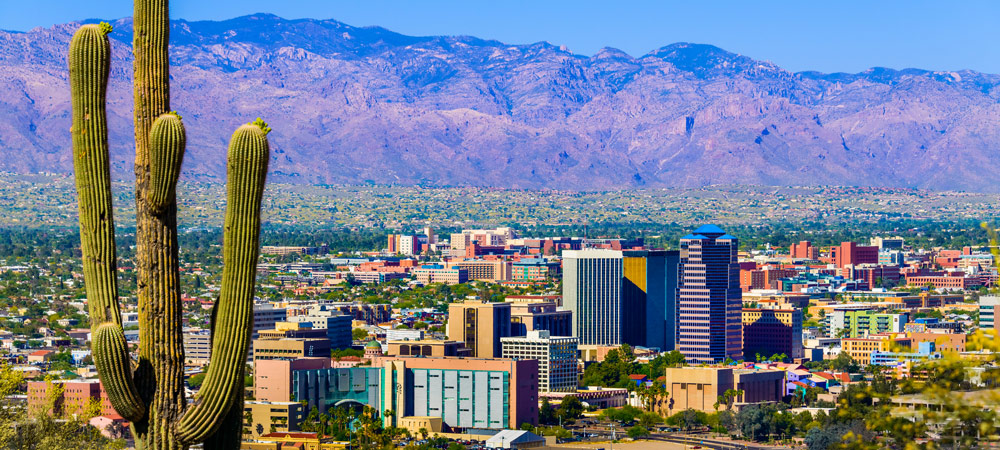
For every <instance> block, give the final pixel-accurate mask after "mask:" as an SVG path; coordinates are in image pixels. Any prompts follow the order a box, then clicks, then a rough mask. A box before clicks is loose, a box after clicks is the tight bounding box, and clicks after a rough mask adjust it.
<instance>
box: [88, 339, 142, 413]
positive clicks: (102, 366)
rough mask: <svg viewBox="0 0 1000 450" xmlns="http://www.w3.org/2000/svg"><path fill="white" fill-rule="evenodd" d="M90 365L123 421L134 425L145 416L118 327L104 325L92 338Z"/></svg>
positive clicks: (123, 340) (124, 343)
mask: <svg viewBox="0 0 1000 450" xmlns="http://www.w3.org/2000/svg"><path fill="white" fill-rule="evenodd" d="M92 347H93V354H94V364H95V365H96V366H97V373H98V374H99V375H100V378H101V384H102V385H103V386H104V390H105V391H106V392H107V393H108V400H110V401H111V406H114V407H115V411H118V414H120V415H121V416H122V417H124V418H125V420H128V421H129V422H137V421H140V420H142V419H143V418H144V417H145V415H146V405H145V403H143V401H142V399H141V398H139V391H138V390H137V389H136V386H135V382H134V381H133V380H132V360H131V359H130V358H129V355H128V344H127V343H126V342H125V333H124V332H123V331H122V327H121V326H120V325H118V324H115V323H105V324H103V325H101V326H100V327H98V328H97V331H96V332H94V335H93V342H92Z"/></svg>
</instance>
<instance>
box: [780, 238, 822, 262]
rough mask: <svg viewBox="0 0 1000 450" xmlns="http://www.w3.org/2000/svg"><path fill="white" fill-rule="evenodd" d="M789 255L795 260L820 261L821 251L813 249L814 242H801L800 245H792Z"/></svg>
mask: <svg viewBox="0 0 1000 450" xmlns="http://www.w3.org/2000/svg"><path fill="white" fill-rule="evenodd" d="M788 254H789V255H791V257H792V258H794V259H813V260H816V259H819V249H817V248H816V247H813V245H812V242H809V241H800V242H799V243H798V244H792V246H791V248H789V251H788Z"/></svg>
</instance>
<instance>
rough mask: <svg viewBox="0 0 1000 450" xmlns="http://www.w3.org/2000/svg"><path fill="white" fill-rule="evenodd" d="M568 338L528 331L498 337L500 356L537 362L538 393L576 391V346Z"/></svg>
mask: <svg viewBox="0 0 1000 450" xmlns="http://www.w3.org/2000/svg"><path fill="white" fill-rule="evenodd" d="M579 342H580V340H579V339H577V338H575V337H569V336H550V335H549V332H548V331H545V330H540V331H529V332H528V335H527V336H521V337H505V338H500V344H501V346H502V347H503V353H502V355H503V357H504V358H509V359H534V360H536V361H538V392H576V388H577V385H578V379H579V376H580V374H579V370H580V369H579V366H578V365H577V344H578V343H579Z"/></svg>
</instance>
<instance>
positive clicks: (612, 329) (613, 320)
mask: <svg viewBox="0 0 1000 450" xmlns="http://www.w3.org/2000/svg"><path fill="white" fill-rule="evenodd" d="M622 261H623V260H622V252H620V251H616V250H604V249H588V250H566V251H563V307H564V308H565V309H568V310H570V311H573V336H576V337H578V338H580V344H581V345H621V344H622V327H621V324H622V270H623V266H622Z"/></svg>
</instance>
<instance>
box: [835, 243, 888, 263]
mask: <svg viewBox="0 0 1000 450" xmlns="http://www.w3.org/2000/svg"><path fill="white" fill-rule="evenodd" d="M830 260H831V261H832V262H833V264H834V265H836V266H837V267H840V268H842V267H844V266H847V265H855V266H860V265H862V264H878V247H871V246H865V245H858V244H857V243H855V242H841V243H840V245H839V246H836V247H832V248H830Z"/></svg>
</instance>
